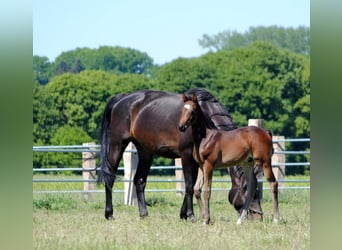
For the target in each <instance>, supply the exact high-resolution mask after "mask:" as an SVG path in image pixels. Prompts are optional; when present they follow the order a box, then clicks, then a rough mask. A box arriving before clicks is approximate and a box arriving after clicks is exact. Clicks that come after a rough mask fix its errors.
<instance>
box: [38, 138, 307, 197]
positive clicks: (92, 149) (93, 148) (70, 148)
mask: <svg viewBox="0 0 342 250" xmlns="http://www.w3.org/2000/svg"><path fill="white" fill-rule="evenodd" d="M285 142H310V139H309V138H297V139H274V140H273V143H285ZM33 152H60V153H82V154H83V158H84V157H85V156H84V153H88V154H91V157H89V155H87V157H88V158H87V157H86V159H87V160H89V159H93V160H95V158H96V155H97V154H98V153H99V152H100V145H95V144H91V145H67V146H33ZM136 152H137V151H136V150H135V149H126V150H125V153H130V154H131V155H132V154H134V153H136ZM274 154H276V155H293V154H297V155H304V154H306V155H307V154H310V151H303V150H298V151H286V150H276V151H275V152H274ZM135 155H136V154H135ZM87 160H86V161H87ZM279 166H281V167H286V166H310V162H272V167H274V168H278V167H279ZM151 169H152V170H153V169H171V170H173V169H174V170H175V172H177V171H178V172H181V170H182V167H181V166H179V165H178V166H152V167H151ZM98 170H99V167H96V166H93V167H89V166H83V167H82V168H33V173H38V172H40V173H41V172H63V171H80V172H83V173H88V174H91V173H93V174H94V173H95V172H96V171H98ZM118 170H120V171H122V170H124V171H125V167H119V168H118ZM89 176H90V175H87V177H84V176H83V179H75V178H73V179H37V178H33V180H32V181H33V182H34V183H39V182H44V183H53V182H75V183H77V182H82V183H88V184H90V183H93V185H94V184H95V183H96V181H97V180H96V179H95V178H88V177H89ZM93 177H94V176H93ZM278 181H279V183H280V184H281V183H310V180H309V179H303V180H285V179H279V180H278ZM117 182H124V183H132V179H127V178H123V179H118V180H117ZM148 182H173V183H177V184H178V183H181V184H184V180H183V179H181V178H179V177H177V174H176V178H174V179H170V178H169V179H154V180H152V179H150V180H148ZM213 182H226V183H229V182H231V181H230V180H228V178H227V180H215V178H214V179H213ZM258 182H259V183H263V182H265V180H263V179H259V180H258ZM262 189H263V190H267V189H268V187H263V188H262ZM279 189H280V190H281V189H286V190H291V189H310V186H307V185H306V186H297V187H285V186H281V185H280V186H279ZM212 190H213V191H217V190H227V191H228V190H229V188H213V189H212ZM145 191H146V192H179V191H180V190H179V188H175V189H146V190H145ZM101 192H104V190H96V189H95V188H93V189H84V190H49V191H40V190H36V191H34V193H35V194H45V193H101ZM113 192H124V190H113Z"/></svg>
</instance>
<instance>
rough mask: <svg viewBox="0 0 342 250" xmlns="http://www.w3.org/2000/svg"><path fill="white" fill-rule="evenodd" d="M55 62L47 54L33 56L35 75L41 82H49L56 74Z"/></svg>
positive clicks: (35, 78)
mask: <svg viewBox="0 0 342 250" xmlns="http://www.w3.org/2000/svg"><path fill="white" fill-rule="evenodd" d="M53 71H54V64H53V63H51V62H50V61H49V59H48V58H47V57H46V56H33V76H34V80H36V81H37V82H38V83H39V84H42V85H44V84H47V83H48V82H49V81H50V79H51V77H52V76H53V75H54V72H53Z"/></svg>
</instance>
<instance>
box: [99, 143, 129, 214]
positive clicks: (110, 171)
mask: <svg viewBox="0 0 342 250" xmlns="http://www.w3.org/2000/svg"><path fill="white" fill-rule="evenodd" d="M127 144H128V141H127V142H124V143H122V144H119V145H116V146H113V145H112V146H111V149H110V153H109V156H108V162H106V163H105V164H106V168H105V169H103V173H102V174H103V178H104V183H105V190H106V208H105V217H106V219H108V220H112V219H114V218H113V204H112V194H113V185H114V181H115V177H116V176H115V174H116V171H117V169H118V166H119V162H120V160H121V157H122V154H123V152H124V151H125V148H126V146H127Z"/></svg>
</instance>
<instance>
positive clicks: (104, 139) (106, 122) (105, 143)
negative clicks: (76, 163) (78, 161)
mask: <svg viewBox="0 0 342 250" xmlns="http://www.w3.org/2000/svg"><path fill="white" fill-rule="evenodd" d="M123 96H124V94H117V95H115V96H113V97H112V98H111V99H110V100H109V101H108V103H107V105H106V107H105V110H104V112H103V116H102V126H101V138H100V141H101V150H100V154H101V163H100V164H101V170H100V172H99V174H98V179H97V182H98V183H102V182H103V180H104V179H103V177H104V173H103V171H104V169H105V168H106V166H107V164H108V154H109V146H110V145H109V141H110V121H111V114H112V108H113V106H114V104H115V103H117V102H118V101H119V100H120V99H121V98H122V97H123Z"/></svg>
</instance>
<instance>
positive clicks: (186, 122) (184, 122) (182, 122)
mask: <svg viewBox="0 0 342 250" xmlns="http://www.w3.org/2000/svg"><path fill="white" fill-rule="evenodd" d="M183 101H184V105H183V108H182V115H181V117H180V119H179V123H178V128H179V130H180V131H182V132H184V131H185V130H186V129H187V128H188V127H189V126H191V125H192V124H193V123H194V122H196V120H197V118H198V115H199V112H200V108H199V106H198V102H197V97H196V95H194V94H192V97H191V99H189V98H188V97H187V96H186V95H184V94H183Z"/></svg>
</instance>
